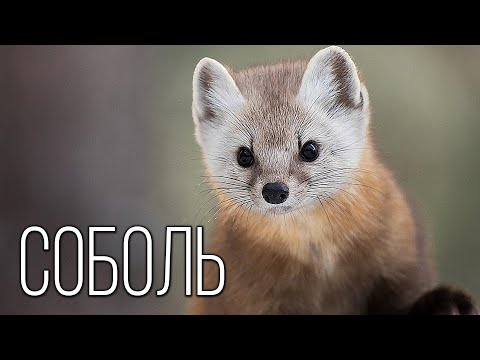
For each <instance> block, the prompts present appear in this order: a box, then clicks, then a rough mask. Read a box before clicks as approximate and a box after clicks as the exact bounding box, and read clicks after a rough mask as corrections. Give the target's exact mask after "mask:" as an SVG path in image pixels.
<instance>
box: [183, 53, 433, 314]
mask: <svg viewBox="0 0 480 360" xmlns="http://www.w3.org/2000/svg"><path fill="white" fill-rule="evenodd" d="M334 60H335V59H334ZM337 60H338V59H337ZM335 61H336V60H335ZM342 61H343V59H342ZM306 66H307V61H297V62H284V63H281V64H277V65H272V66H258V67H254V68H249V69H246V70H243V71H234V70H229V72H230V74H231V75H232V77H233V79H234V80H235V83H236V84H237V86H238V88H239V90H240V92H241V93H242V95H243V96H244V97H245V98H246V99H248V100H250V101H249V104H253V105H254V106H250V107H248V108H247V109H245V111H244V114H243V116H245V117H246V118H249V121H251V122H252V124H253V127H255V126H262V127H263V128H269V129H270V130H272V131H270V132H267V136H265V137H264V138H260V141H259V139H257V143H258V142H260V143H261V144H262V146H266V147H269V146H273V147H277V148H281V146H287V145H284V143H283V142H282V141H283V140H284V139H286V138H289V139H291V138H292V137H291V136H292V134H291V133H290V131H291V126H290V125H289V124H290V122H289V121H288V119H287V117H286V116H285V115H284V114H285V113H287V114H290V115H291V114H296V112H297V111H298V109H295V103H294V102H293V101H292V99H293V97H294V96H295V95H296V94H297V93H298V89H299V87H300V83H301V81H302V76H303V74H304V72H305V68H306ZM335 71H336V73H337V76H339V77H341V76H343V75H342V74H343V73H344V72H345V71H348V69H347V70H346V67H345V64H342V63H338V61H337V63H336V65H335ZM339 85H340V87H342V86H343V87H345V86H346V85H345V84H343V83H341V82H339ZM338 101H339V102H341V103H343V105H348V106H351V107H353V106H354V104H353V103H352V100H351V99H350V98H347V97H345V96H343V97H342V96H341V97H340V98H339V99H338ZM290 115H289V116H290ZM255 121H261V123H257V124H256V123H255ZM253 151H254V152H255V148H253ZM268 160H269V159H268V158H262V159H261V161H263V164H264V166H267V167H270V168H274V166H275V164H269V163H268ZM291 166H295V164H293V165H292V164H291ZM299 168H300V167H299ZM251 171H252V173H251V176H252V180H251V182H252V183H253V181H254V179H255V178H257V177H258V176H260V175H261V172H262V169H261V168H254V169H253V170H251ZM290 173H295V174H296V176H297V177H298V180H299V181H302V180H303V179H302V173H301V170H298V169H295V171H292V170H291V171H290ZM353 179H355V180H354V181H353V183H352V184H350V185H348V186H347V187H346V188H345V189H343V191H338V192H337V193H336V194H335V195H334V196H333V197H332V198H331V199H329V200H328V201H323V202H321V203H320V202H319V203H318V205H317V206H316V207H314V208H310V209H307V210H306V211H296V212H293V213H287V214H285V215H261V214H258V213H254V212H252V211H248V209H242V208H239V207H237V206H235V205H233V206H232V205H231V202H230V201H226V202H224V200H226V198H225V197H226V196H227V195H225V194H223V193H222V192H218V191H217V192H216V193H217V197H218V201H219V204H222V202H223V203H224V204H228V205H229V206H227V205H223V206H222V205H221V207H220V210H219V212H218V218H217V222H216V224H215V227H214V229H213V232H212V238H211V239H210V242H209V246H208V249H207V250H208V251H207V252H209V253H212V254H216V255H219V256H220V257H221V258H222V259H223V261H224V263H225V267H226V282H225V287H224V289H223V291H222V292H221V293H220V294H219V295H216V296H201V297H195V296H193V297H192V301H191V302H190V304H189V310H188V312H189V313H192V314H385V313H406V312H407V311H408V309H409V308H410V307H411V305H412V304H413V303H414V302H415V300H416V299H418V298H420V297H421V295H422V294H424V293H425V291H427V290H428V289H430V288H431V286H432V271H431V266H430V257H429V251H428V250H429V249H428V243H427V242H426V241H425V239H424V236H423V234H422V232H421V231H419V227H418V225H417V224H416V221H415V220H414V217H413V214H412V211H411V209H410V207H409V205H408V204H407V201H406V199H405V197H404V195H403V193H402V192H401V190H400V188H399V186H398V184H397V183H396V181H395V179H394V177H393V175H392V173H391V172H390V171H389V170H388V169H387V168H386V167H385V166H384V165H383V164H382V162H381V160H380V159H379V157H378V155H377V154H376V153H375V150H374V147H373V143H372V140H371V136H370V134H369V135H368V136H367V140H366V144H365V149H364V150H363V155H362V159H361V164H360V166H359V170H357V171H356V173H355V174H354V176H353ZM212 183H213V184H214V185H215V181H213V179H212ZM214 187H218V186H214ZM204 267H205V269H204V270H205V271H204V288H205V289H213V288H216V287H217V284H218V267H217V265H216V264H215V263H213V262H206V263H205V264H204Z"/></svg>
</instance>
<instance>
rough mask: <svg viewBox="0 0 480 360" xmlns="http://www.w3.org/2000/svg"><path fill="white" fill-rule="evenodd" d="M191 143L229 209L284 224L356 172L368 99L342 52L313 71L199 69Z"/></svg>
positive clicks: (313, 63) (290, 65)
mask: <svg viewBox="0 0 480 360" xmlns="http://www.w3.org/2000/svg"><path fill="white" fill-rule="evenodd" d="M192 112H193V120H194V122H195V125H196V133H195V135H196V139H197V141H198V143H199V145H200V147H201V149H202V152H203V155H204V159H205V165H206V167H207V171H208V173H209V175H210V177H211V180H212V181H213V183H214V184H215V188H216V189H218V191H219V192H220V193H222V194H224V195H226V196H227V197H228V198H230V199H231V200H232V201H231V202H226V203H228V204H229V205H232V202H234V203H235V204H236V205H240V206H244V207H246V208H248V209H250V210H252V211H256V212H260V213H264V214H265V213H266V214H283V213H287V212H290V211H295V210H298V209H300V208H303V207H307V206H312V205H315V204H319V202H318V201H319V200H323V199H328V198H329V197H331V196H332V195H333V194H334V193H335V192H337V191H340V190H339V189H341V188H342V187H344V186H345V185H346V184H347V183H348V182H349V179H350V178H351V176H352V174H353V172H354V171H355V169H357V168H358V166H359V163H360V159H361V156H362V150H361V149H362V148H363V147H364V143H365V141H366V134H367V128H368V122H369V106H368V94H367V90H366V89H365V87H364V86H363V84H361V82H360V80H359V77H358V73H357V69H356V67H355V64H354V63H353V61H352V60H351V59H350V57H349V56H348V54H347V53H346V52H345V51H344V50H343V49H341V48H339V47H336V46H331V47H328V48H326V49H323V50H321V51H319V52H318V53H317V54H316V55H315V56H314V57H313V58H312V59H311V60H310V61H297V62H285V63H280V64H276V65H270V66H258V67H254V68H250V69H246V70H241V71H235V70H231V69H228V70H227V68H225V67H224V66H223V65H221V64H220V63H218V62H217V61H215V60H213V59H209V58H204V59H202V60H201V61H200V62H199V63H198V65H197V67H196V69H195V72H194V75H193V106H192Z"/></svg>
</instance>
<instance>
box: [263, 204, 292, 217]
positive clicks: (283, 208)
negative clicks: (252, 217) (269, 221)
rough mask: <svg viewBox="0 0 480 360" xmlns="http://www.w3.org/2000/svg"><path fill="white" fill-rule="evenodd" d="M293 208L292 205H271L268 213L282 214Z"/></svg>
mask: <svg viewBox="0 0 480 360" xmlns="http://www.w3.org/2000/svg"><path fill="white" fill-rule="evenodd" d="M292 210H293V206H292V205H274V206H269V207H268V208H267V209H266V211H265V212H266V213H267V214H272V215H282V214H287V213H289V212H291V211H292Z"/></svg>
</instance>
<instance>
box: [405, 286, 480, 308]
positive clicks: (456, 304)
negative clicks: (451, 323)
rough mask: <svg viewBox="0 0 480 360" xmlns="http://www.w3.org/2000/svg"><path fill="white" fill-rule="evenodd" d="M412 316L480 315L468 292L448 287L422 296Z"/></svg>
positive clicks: (442, 287) (441, 287)
mask: <svg viewBox="0 0 480 360" xmlns="http://www.w3.org/2000/svg"><path fill="white" fill-rule="evenodd" d="M409 314H410V315H479V309H478V306H477V305H476V304H475V300H473V298H472V297H471V296H470V295H469V294H467V293H466V292H464V291H462V290H458V289H454V288H451V287H447V286H440V287H437V288H435V289H433V290H431V291H429V292H427V293H426V294H424V295H422V296H421V297H420V298H419V299H418V300H417V301H416V302H415V303H414V304H413V306H412V307H411V309H410V312H409Z"/></svg>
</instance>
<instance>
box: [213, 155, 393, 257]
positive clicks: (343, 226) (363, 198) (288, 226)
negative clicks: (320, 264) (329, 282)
mask: <svg viewBox="0 0 480 360" xmlns="http://www.w3.org/2000/svg"><path fill="white" fill-rule="evenodd" d="M390 188H391V178H390V175H389V173H388V171H386V170H385V168H384V167H383V166H382V165H381V163H380V162H379V160H378V158H377V156H376V154H375V152H374V150H373V149H370V147H368V149H367V150H365V152H364V155H363V157H362V161H361V164H360V167H359V169H358V170H357V171H356V172H355V174H354V176H353V177H352V180H351V181H350V184H349V185H346V186H345V187H344V189H342V191H338V192H337V193H336V194H334V195H333V196H332V198H331V199H329V200H328V201H323V202H322V203H320V202H319V203H318V204H314V205H312V206H311V207H310V208H304V209H302V210H300V211H296V212H292V213H288V214H285V215H275V216H274V215H263V214H257V213H254V212H252V211H247V210H243V211H242V210H240V211H238V210H232V209H228V208H225V209H223V211H221V212H220V214H219V218H218V223H219V226H221V227H222V228H224V229H225V230H227V231H228V232H229V233H231V234H232V236H233V237H235V238H237V239H239V240H240V241H250V242H255V243H256V244H258V245H261V246H271V247H275V248H279V249H281V251H289V252H290V253H292V254H294V255H296V257H298V258H300V259H306V258H308V257H309V255H308V254H309V252H311V251H310V250H311V249H312V246H314V247H315V246H319V247H321V248H324V249H326V248H328V249H332V248H336V247H338V246H339V244H349V243H352V241H341V240H342V239H345V240H352V237H364V236H365V237H374V234H375V233H376V232H377V231H378V229H377V228H376V227H377V226H380V225H381V224H382V221H381V219H380V218H379V217H380V216H381V214H382V213H383V212H382V211H381V208H382V207H383V206H385V198H386V196H387V194H388V192H389V190H390ZM342 246H344V245H342Z"/></svg>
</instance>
